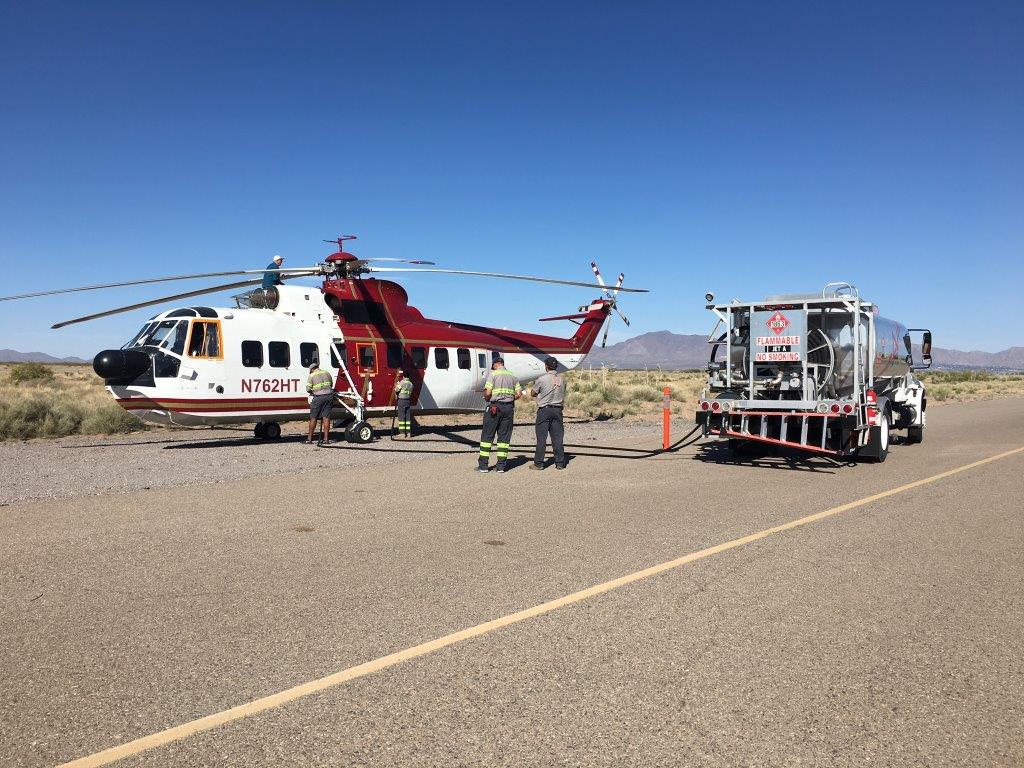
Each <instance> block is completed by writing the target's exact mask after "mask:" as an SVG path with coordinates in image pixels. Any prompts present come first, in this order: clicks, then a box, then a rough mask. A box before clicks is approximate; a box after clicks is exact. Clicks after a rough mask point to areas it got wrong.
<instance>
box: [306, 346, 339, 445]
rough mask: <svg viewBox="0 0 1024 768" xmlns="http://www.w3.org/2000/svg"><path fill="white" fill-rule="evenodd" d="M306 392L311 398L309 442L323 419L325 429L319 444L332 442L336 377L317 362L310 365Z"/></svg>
mask: <svg viewBox="0 0 1024 768" xmlns="http://www.w3.org/2000/svg"><path fill="white" fill-rule="evenodd" d="M306 392H307V393H308V394H309V396H310V400H309V436H308V437H307V438H306V442H307V443H312V442H313V431H314V430H315V429H316V423H317V422H318V421H321V420H322V421H323V431H322V433H321V435H320V440H319V441H318V442H317V445H327V444H328V443H330V442H331V407H332V406H333V405H334V379H333V377H332V376H331V374H329V373H328V372H327V371H325V370H324V369H323V368H321V367H320V364H319V363H317V362H315V361H314V362H312V363H310V365H309V378H308V379H306Z"/></svg>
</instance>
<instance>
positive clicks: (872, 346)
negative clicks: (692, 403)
mask: <svg viewBox="0 0 1024 768" xmlns="http://www.w3.org/2000/svg"><path fill="white" fill-rule="evenodd" d="M705 298H706V299H707V301H708V304H707V309H708V310H709V311H710V312H712V313H713V314H714V315H715V316H716V318H717V320H718V322H717V324H716V325H715V327H714V329H713V330H712V332H711V335H710V336H709V338H708V344H710V345H711V360H710V361H709V362H708V366H707V373H708V378H707V384H706V386H705V387H704V390H703V391H702V392H701V397H700V400H699V402H698V406H697V423H698V425H700V426H701V427H702V429H703V433H704V435H705V436H711V435H717V436H718V437H720V438H723V439H726V440H728V441H729V447H730V448H731V449H732V450H733V452H735V453H741V452H743V451H745V450H747V449H749V448H751V447H753V446H754V445H756V444H766V445H769V446H783V447H787V448H793V449H797V450H800V451H808V452H811V453H817V454H825V455H829V456H835V457H844V456H846V457H848V456H856V457H859V458H863V459H867V460H869V461H876V462H881V461H885V458H886V456H887V455H888V454H889V445H890V440H891V438H892V432H893V430H897V429H898V430H906V438H905V440H904V442H906V443H920V442H921V440H922V439H924V427H925V411H926V408H927V406H928V398H927V394H926V393H925V388H924V384H923V383H922V382H921V380H920V379H919V378H918V377H917V375H916V373H915V372H916V371H918V370H922V369H925V368H929V367H930V366H931V345H932V334H931V331H929V330H927V329H925V328H914V329H908V328H906V327H905V326H903V325H901V324H900V323H898V322H896V321H894V320H887V319H886V318H884V317H881V316H879V314H878V308H877V307H876V306H875V305H874V304H873V303H872V302H870V301H867V300H865V299H862V298H861V296H860V292H859V291H858V290H857V289H856V288H855V287H854V286H852V285H850V284H849V283H829V284H828V285H826V286H825V287H824V288H823V289H822V291H821V293H820V294H792V295H782V296H769V297H767V298H765V299H764V300H763V301H752V302H742V301H738V300H733V301H732V302H730V303H728V304H714V303H713V302H714V296H713V295H712V294H710V293H709V294H707V296H706V297H705ZM911 334H920V347H919V350H920V351H919V357H920V359H919V360H915V358H914V344H912V336H911Z"/></svg>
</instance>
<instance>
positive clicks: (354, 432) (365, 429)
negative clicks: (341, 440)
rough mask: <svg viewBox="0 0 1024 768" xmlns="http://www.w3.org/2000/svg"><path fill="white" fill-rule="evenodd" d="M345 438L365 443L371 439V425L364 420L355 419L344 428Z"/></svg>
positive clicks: (360, 443) (361, 443)
mask: <svg viewBox="0 0 1024 768" xmlns="http://www.w3.org/2000/svg"><path fill="white" fill-rule="evenodd" d="M345 439H346V440H348V441H349V442H350V443H358V444H359V445H366V444H367V443H369V442H370V441H372V440H373V427H371V426H370V425H369V424H368V423H367V422H365V421H357V422H356V423H355V424H353V425H352V426H351V427H349V428H348V429H346V430H345Z"/></svg>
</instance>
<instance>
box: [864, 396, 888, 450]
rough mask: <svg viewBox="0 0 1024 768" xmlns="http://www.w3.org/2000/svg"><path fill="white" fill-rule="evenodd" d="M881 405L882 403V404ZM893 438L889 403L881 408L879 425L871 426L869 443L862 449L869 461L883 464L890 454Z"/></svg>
mask: <svg viewBox="0 0 1024 768" xmlns="http://www.w3.org/2000/svg"><path fill="white" fill-rule="evenodd" d="M880 405H881V404H880ZM891 439H892V413H891V411H890V410H889V406H888V403H886V404H884V405H883V406H882V407H881V408H880V409H879V423H878V426H877V427H871V432H870V433H869V434H868V444H867V445H865V446H864V447H863V448H862V449H861V451H862V455H863V456H864V458H865V459H867V460H868V461H873V462H875V463H876V464H881V463H882V462H883V461H885V457H886V456H888V455H889V443H890V441H891Z"/></svg>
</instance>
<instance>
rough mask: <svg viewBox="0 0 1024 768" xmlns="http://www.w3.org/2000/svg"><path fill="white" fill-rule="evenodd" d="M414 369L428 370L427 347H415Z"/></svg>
mask: <svg viewBox="0 0 1024 768" xmlns="http://www.w3.org/2000/svg"><path fill="white" fill-rule="evenodd" d="M412 367H413V368H426V367H427V348H426V347H413V348H412Z"/></svg>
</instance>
